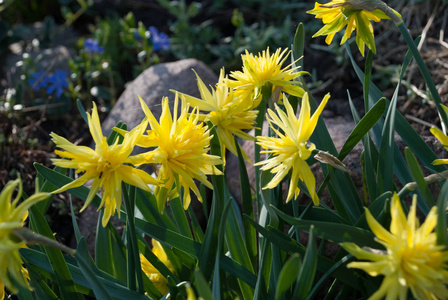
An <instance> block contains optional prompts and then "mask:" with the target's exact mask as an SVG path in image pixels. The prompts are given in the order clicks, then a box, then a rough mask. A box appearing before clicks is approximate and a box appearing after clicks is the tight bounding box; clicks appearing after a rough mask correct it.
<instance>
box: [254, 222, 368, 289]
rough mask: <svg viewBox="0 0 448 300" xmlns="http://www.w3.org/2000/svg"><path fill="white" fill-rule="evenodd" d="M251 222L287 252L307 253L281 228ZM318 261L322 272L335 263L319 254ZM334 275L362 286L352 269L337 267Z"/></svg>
mask: <svg viewBox="0 0 448 300" xmlns="http://www.w3.org/2000/svg"><path fill="white" fill-rule="evenodd" d="M251 224H252V226H254V227H255V228H256V229H257V231H258V232H260V234H262V235H263V236H264V237H265V238H266V239H267V240H269V241H270V242H271V243H273V244H275V245H276V246H278V247H279V248H281V249H283V250H284V251H286V252H287V253H290V254H292V253H299V254H300V255H302V256H303V255H305V250H306V249H305V248H304V247H303V246H302V245H301V244H298V243H297V242H296V241H295V240H293V239H292V238H290V237H289V236H287V235H285V234H284V233H283V232H280V231H279V230H277V229H275V228H272V227H270V226H268V229H266V228H264V227H262V226H260V225H259V224H258V223H256V222H254V221H252V222H251ZM318 261H319V263H318V265H317V269H318V270H319V271H320V272H327V271H328V270H329V269H330V268H332V266H333V264H334V262H333V261H332V260H330V259H329V258H327V257H325V256H319V259H318ZM333 276H334V277H335V278H338V279H340V280H341V281H342V282H344V283H345V284H347V285H349V286H351V287H354V288H356V289H359V288H360V285H359V282H358V281H357V280H353V278H358V277H359V276H357V275H356V273H355V272H354V271H352V270H350V269H346V268H343V269H336V270H335V271H334V273H333ZM366 281H367V280H366ZM364 283H365V282H364Z"/></svg>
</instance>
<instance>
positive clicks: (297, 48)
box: [292, 23, 305, 68]
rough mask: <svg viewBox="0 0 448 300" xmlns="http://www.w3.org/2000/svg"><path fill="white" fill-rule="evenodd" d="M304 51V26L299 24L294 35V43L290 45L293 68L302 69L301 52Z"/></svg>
mask: <svg viewBox="0 0 448 300" xmlns="http://www.w3.org/2000/svg"><path fill="white" fill-rule="evenodd" d="M304 49H305V26H303V23H299V26H297V30H296V34H295V35H294V43H293V44H292V61H293V63H294V65H293V68H294V67H299V68H301V67H303V52H304Z"/></svg>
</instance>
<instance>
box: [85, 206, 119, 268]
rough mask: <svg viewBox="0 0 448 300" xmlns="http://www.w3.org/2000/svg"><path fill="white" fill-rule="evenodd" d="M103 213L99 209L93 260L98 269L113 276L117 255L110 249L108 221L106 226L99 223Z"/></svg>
mask: <svg viewBox="0 0 448 300" xmlns="http://www.w3.org/2000/svg"><path fill="white" fill-rule="evenodd" d="M103 214H104V212H103V210H101V211H100V214H99V216H98V221H97V226H96V236H95V262H96V264H97V266H98V268H99V269H100V270H103V271H104V272H106V273H108V274H110V275H112V276H113V275H114V266H115V264H114V261H115V260H116V259H117V257H115V256H114V253H113V250H112V241H111V233H110V231H109V226H111V225H110V222H109V223H108V224H107V226H106V227H103V226H102V225H101V222H102V219H103ZM78 242H79V241H78Z"/></svg>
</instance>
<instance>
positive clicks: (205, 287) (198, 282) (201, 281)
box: [194, 269, 213, 300]
mask: <svg viewBox="0 0 448 300" xmlns="http://www.w3.org/2000/svg"><path fill="white" fill-rule="evenodd" d="M194 286H195V287H196V289H197V290H198V296H199V297H202V298H203V299H206V300H213V295H212V291H211V290H210V285H209V284H208V282H207V280H205V278H204V275H202V273H201V271H200V270H199V269H196V270H195V271H194Z"/></svg>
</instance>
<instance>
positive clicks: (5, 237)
mask: <svg viewBox="0 0 448 300" xmlns="http://www.w3.org/2000/svg"><path fill="white" fill-rule="evenodd" d="M17 187H18V192H17V196H16V198H15V199H14V200H12V196H13V192H14V190H15V189H16V188H17ZM21 197H22V181H21V180H20V179H16V180H14V181H10V182H8V183H7V184H6V185H5V187H4V188H3V190H2V192H1V193H0V284H1V285H0V299H3V297H4V296H5V292H4V287H6V288H7V289H8V290H9V291H11V292H12V293H17V288H16V287H14V285H13V283H12V281H11V280H10V276H11V277H12V278H14V280H15V281H16V282H17V283H18V284H20V285H21V286H24V287H27V288H28V289H30V286H29V284H28V280H27V279H28V278H27V272H26V270H25V272H23V267H22V265H23V261H22V258H21V257H20V254H19V249H20V248H23V247H26V244H25V241H23V240H21V239H20V237H18V236H17V235H15V234H14V230H17V229H20V228H22V227H23V225H24V222H25V220H26V218H27V217H28V209H29V208H30V207H31V206H33V205H34V204H36V203H37V202H39V201H42V200H44V199H46V198H47V197H48V193H39V192H37V191H36V193H35V194H34V195H32V196H30V197H29V198H27V199H26V200H24V201H22V202H20V203H19V201H20V199H21Z"/></svg>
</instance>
